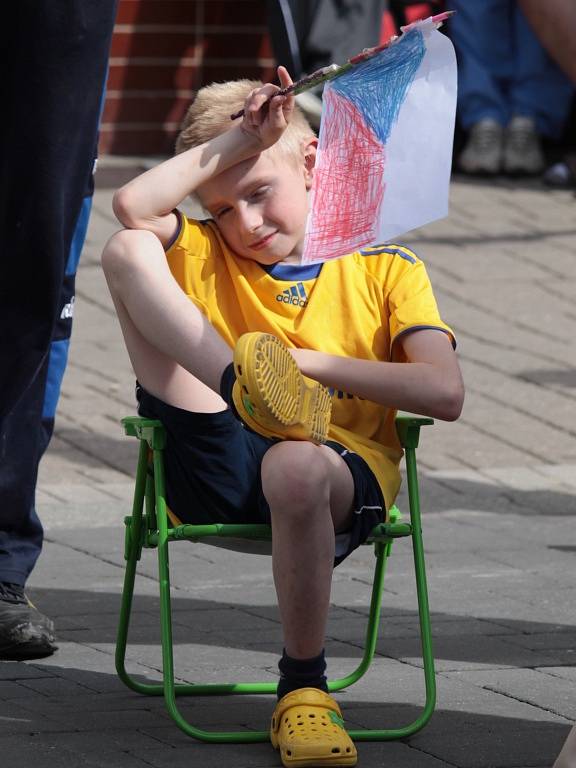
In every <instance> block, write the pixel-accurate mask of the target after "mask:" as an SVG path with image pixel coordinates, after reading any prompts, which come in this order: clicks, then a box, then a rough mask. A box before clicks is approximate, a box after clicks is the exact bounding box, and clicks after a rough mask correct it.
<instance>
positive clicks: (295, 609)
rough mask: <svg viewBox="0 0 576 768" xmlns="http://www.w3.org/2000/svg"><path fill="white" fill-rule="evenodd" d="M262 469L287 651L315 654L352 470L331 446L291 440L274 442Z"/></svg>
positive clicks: (347, 513)
mask: <svg viewBox="0 0 576 768" xmlns="http://www.w3.org/2000/svg"><path fill="white" fill-rule="evenodd" d="M261 472H262V488H263V491H264V495H265V496H266V499H267V501H268V504H269V505H270V511H271V516H272V568H273V573H274V583H275V586H276V592H277V595H278V606H279V608H280V616H281V619H282V626H283V630H284V645H285V648H286V653H287V654H288V656H291V657H292V658H294V659H310V658H312V657H315V656H318V655H319V654H320V653H321V652H322V650H323V648H324V637H325V632H326V620H327V616H328V607H329V603H330V588H331V584H332V570H333V567H334V548H335V531H341V530H345V529H346V528H348V527H349V526H350V523H351V519H352V502H353V499H354V483H353V479H352V475H351V473H350V470H349V469H348V467H347V466H346V464H345V462H344V461H343V459H342V458H341V457H340V456H338V454H337V453H335V452H334V451H333V450H331V449H330V448H327V447H325V446H316V445H313V444H312V443H307V442H292V441H285V442H282V443H278V444H276V445H274V446H272V448H270V450H269V451H268V452H267V453H266V455H265V456H264V460H263V462H262V469H261Z"/></svg>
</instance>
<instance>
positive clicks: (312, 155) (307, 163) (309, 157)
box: [304, 136, 318, 189]
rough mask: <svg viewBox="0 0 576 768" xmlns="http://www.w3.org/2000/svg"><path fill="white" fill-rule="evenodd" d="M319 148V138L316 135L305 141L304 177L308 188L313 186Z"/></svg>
mask: <svg viewBox="0 0 576 768" xmlns="http://www.w3.org/2000/svg"><path fill="white" fill-rule="evenodd" d="M317 149H318V139H317V138H316V136H313V137H311V138H310V139H308V140H307V141H305V142H304V179H305V181H306V189H310V187H311V186H312V179H313V178H314V166H315V165H316V150H317Z"/></svg>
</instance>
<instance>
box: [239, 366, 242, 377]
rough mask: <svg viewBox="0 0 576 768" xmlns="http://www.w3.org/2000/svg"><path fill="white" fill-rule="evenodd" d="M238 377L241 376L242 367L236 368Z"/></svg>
mask: <svg viewBox="0 0 576 768" xmlns="http://www.w3.org/2000/svg"><path fill="white" fill-rule="evenodd" d="M238 376H242V366H241V365H239V366H238Z"/></svg>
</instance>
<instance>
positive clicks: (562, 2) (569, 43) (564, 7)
mask: <svg viewBox="0 0 576 768" xmlns="http://www.w3.org/2000/svg"><path fill="white" fill-rule="evenodd" d="M518 5H519V6H520V8H522V11H523V12H524V15H525V16H526V18H527V19H528V21H529V22H530V25H531V26H532V28H533V29H534V32H535V33H536V36H537V37H538V39H539V40H540V42H541V43H542V45H543V46H544V48H546V50H547V51H548V53H549V54H550V56H551V57H552V58H553V59H554V61H555V62H556V63H557V64H558V66H559V67H561V68H562V69H563V70H564V72H565V73H566V74H567V75H568V77H569V78H570V79H571V80H572V82H573V83H574V84H575V85H576V2H574V0H546V2H543V0H518Z"/></svg>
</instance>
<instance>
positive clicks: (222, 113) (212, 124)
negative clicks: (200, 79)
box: [176, 80, 315, 158]
mask: <svg viewBox="0 0 576 768" xmlns="http://www.w3.org/2000/svg"><path fill="white" fill-rule="evenodd" d="M262 85H263V83H261V82H260V81H259V80H230V81H228V82H226V83H212V84H211V85H205V86H204V87H203V88H200V90H199V91H198V93H197V94H196V97H195V99H194V101H193V102H192V104H191V105H190V107H189V108H188V111H187V112H186V115H185V116H184V120H183V121H182V126H181V129H180V133H179V134H178V138H177V139H176V154H180V152H184V151H185V150H186V149H190V148H191V147H197V146H198V145H199V144H204V143H205V142H206V141H209V140H210V139H213V138H214V137H215V136H219V135H220V134H221V133H224V132H225V131H227V130H229V129H230V128H232V127H233V126H234V125H236V124H237V122H238V121H237V120H236V121H235V120H231V119H230V115H232V114H234V112H238V111H239V110H240V109H242V108H243V107H244V102H245V101H246V98H247V97H248V94H249V93H250V92H251V91H253V90H254V89H255V88H261V87H262ZM238 119H240V118H238ZM314 136H315V134H314V131H313V130H312V128H311V127H310V125H309V123H308V121H307V120H306V118H305V117H304V115H303V114H302V112H301V110H300V109H299V108H298V106H297V105H295V106H294V112H293V113H292V117H291V119H290V122H289V123H288V127H287V128H286V130H285V131H284V133H283V134H282V136H281V138H280V139H279V140H278V141H277V142H276V144H274V145H273V146H272V147H271V150H272V151H274V150H276V149H278V150H281V151H282V152H284V153H285V154H287V155H291V156H293V157H294V158H298V157H299V156H300V155H301V153H302V145H303V143H304V142H305V141H307V140H309V139H311V138H313V137H314Z"/></svg>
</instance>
